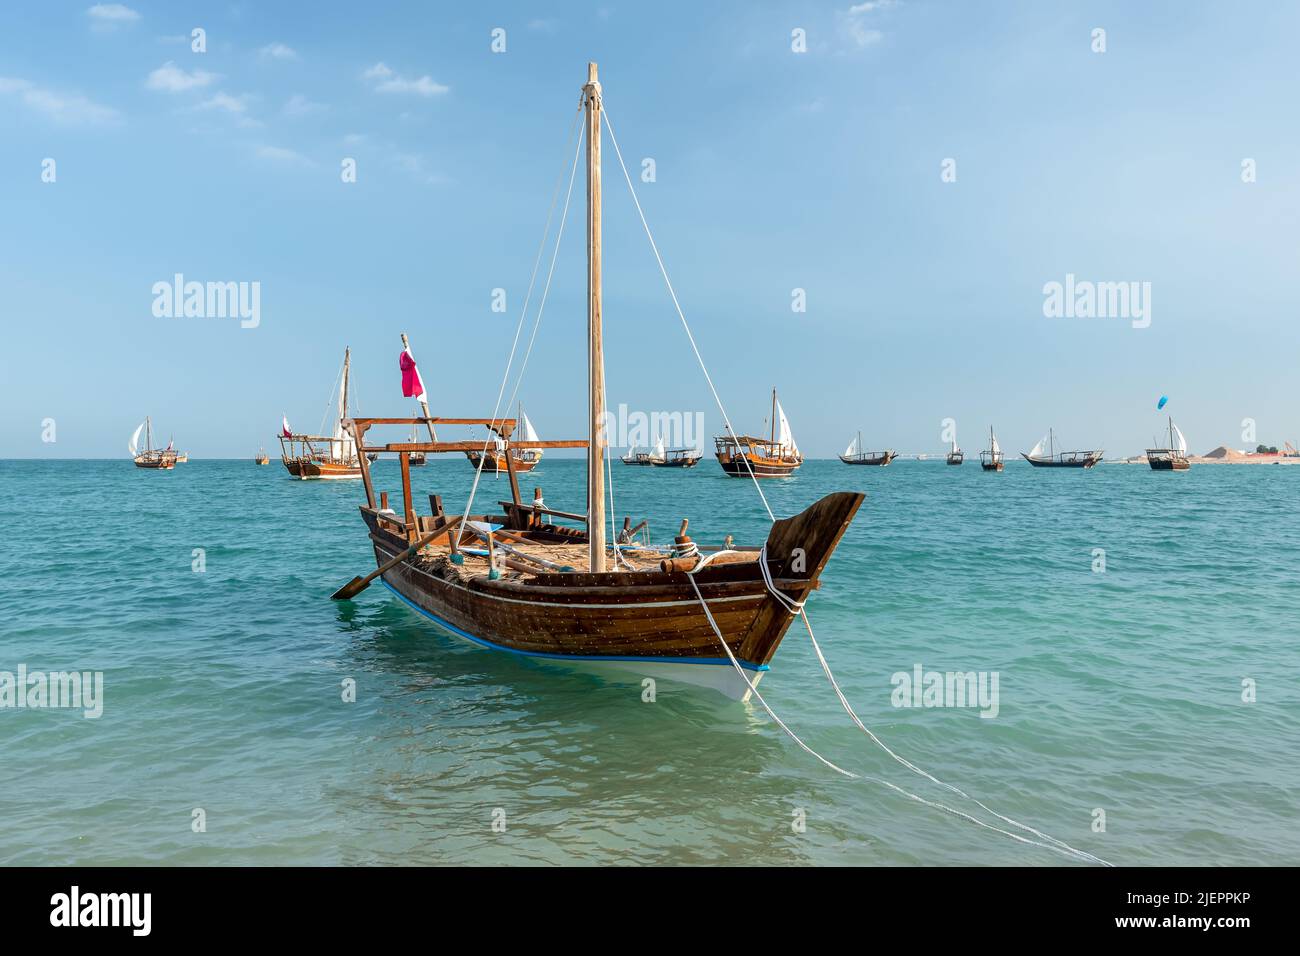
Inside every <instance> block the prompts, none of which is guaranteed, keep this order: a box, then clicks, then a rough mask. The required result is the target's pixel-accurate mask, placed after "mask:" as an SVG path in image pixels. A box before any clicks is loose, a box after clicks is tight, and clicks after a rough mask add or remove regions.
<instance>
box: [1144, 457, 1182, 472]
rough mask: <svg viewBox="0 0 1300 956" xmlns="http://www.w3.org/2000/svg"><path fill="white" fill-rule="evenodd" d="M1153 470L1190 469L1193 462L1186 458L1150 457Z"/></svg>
mask: <svg viewBox="0 0 1300 956" xmlns="http://www.w3.org/2000/svg"><path fill="white" fill-rule="evenodd" d="M1147 461H1148V463H1149V464H1150V465H1151V470H1152V471H1189V470H1190V469H1191V467H1192V463H1191V462H1190V461H1188V460H1187V459H1186V458H1148V459H1147Z"/></svg>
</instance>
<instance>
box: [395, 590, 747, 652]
mask: <svg viewBox="0 0 1300 956" xmlns="http://www.w3.org/2000/svg"><path fill="white" fill-rule="evenodd" d="M379 580H380V581H381V582H382V583H383V585H384V587H386V588H388V590H390V591H392V592H393V593H394V594H395V595H397V597H398V598H400V599H401V600H402V601H403V602H404V603H405V604H407V605H408V606H410V607H411V608H412V609H413V610H415V611H417V612H419V613H420V614H423V615H424V616H425V617H427V618H428V619H429V620H431V621H433V622H434V623H435V624H437V625H438V626H439V627H441V628H443V629H444V630H448V631H450V632H451V633H453V634H455V635H457V636H459V637H463V638H465V640H467V641H473V642H474V643H475V644H478V645H480V646H481V647H486V648H489V649H490V650H494V651H506V652H508V653H510V654H519V655H521V656H523V657H542V658H547V659H549V660H553V661H590V662H594V663H601V662H605V661H632V662H635V663H641V664H723V665H725V666H727V667H730V666H731V661H729V660H727V659H726V658H713V657H637V656H621V655H615V654H551V653H547V652H545V651H521V650H520V649H519V648H517V647H506V646H505V645H503V644H496V643H493V642H492V641H489V640H487V639H486V638H482V637H478V636H477V635H474V634H471V633H469V631H462V630H461V629H460V628H458V627H457V626H456V625H455V624H452V623H450V622H449V621H444V620H443V619H442V618H440V617H438V615H436V614H434V613H433V612H432V611H426V610H425V609H424V608H422V607H420V605H418V604H416V603H415V602H414V601H412V600H411V599H410V598H408V597H407V596H406V595H405V594H403V593H402V592H401V591H399V590H397V588H395V587H393V586H392V585H391V584H389V583H388V582H387V581H386V580H384V579H383V578H382V577H381V578H380V579H379ZM740 666H741V667H743V668H745V670H749V671H765V670H768V669H769V667H768V665H767V664H751V663H749V661H740Z"/></svg>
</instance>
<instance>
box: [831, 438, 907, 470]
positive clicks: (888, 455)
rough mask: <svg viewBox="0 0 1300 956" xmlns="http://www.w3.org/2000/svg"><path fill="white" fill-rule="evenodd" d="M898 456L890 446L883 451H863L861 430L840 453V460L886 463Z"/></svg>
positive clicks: (875, 463) (856, 462) (865, 463)
mask: <svg viewBox="0 0 1300 956" xmlns="http://www.w3.org/2000/svg"><path fill="white" fill-rule="evenodd" d="M897 457H898V452H896V451H894V450H893V449H892V448H886V449H885V450H884V451H863V449H862V432H858V434H857V435H856V436H855V437H854V439H853V441H851V442H849V447H848V448H846V449H844V454H842V455H840V461H842V462H844V464H846V465H881V466H884V465H888V464H889V463H890V462H891V461H893V460H894V459H895V458H897Z"/></svg>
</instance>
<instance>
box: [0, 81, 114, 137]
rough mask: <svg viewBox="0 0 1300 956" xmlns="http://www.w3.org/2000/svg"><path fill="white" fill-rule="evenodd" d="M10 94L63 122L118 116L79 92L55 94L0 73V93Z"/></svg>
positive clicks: (93, 121) (91, 121)
mask: <svg viewBox="0 0 1300 956" xmlns="http://www.w3.org/2000/svg"><path fill="white" fill-rule="evenodd" d="M3 95H11V96H14V97H16V98H17V99H18V100H19V101H20V102H21V103H22V104H23V105H25V106H27V107H28V108H29V109H33V110H35V111H36V112H38V113H41V114H43V115H44V116H46V117H47V118H49V119H51V120H53V121H54V122H56V123H60V124H63V125H69V126H73V125H100V124H103V123H111V122H113V121H115V120H116V119H117V118H118V112H117V110H115V109H113V108H112V107H109V106H103V105H101V104H99V103H96V102H94V101H93V100H89V99H87V98H86V97H84V96H82V95H81V94H79V93H56V92H55V91H54V90H48V89H45V88H43V87H40V86H37V85H36V84H35V83H31V82H29V81H27V80H20V79H17V78H15V77H6V76H0V96H3Z"/></svg>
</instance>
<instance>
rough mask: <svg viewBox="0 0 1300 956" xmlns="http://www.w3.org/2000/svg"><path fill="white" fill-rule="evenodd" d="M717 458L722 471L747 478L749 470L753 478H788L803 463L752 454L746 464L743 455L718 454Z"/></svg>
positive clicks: (736, 476)
mask: <svg viewBox="0 0 1300 956" xmlns="http://www.w3.org/2000/svg"><path fill="white" fill-rule="evenodd" d="M717 458H718V464H719V465H721V466H722V471H723V473H724V474H726V475H728V476H730V477H732V478H748V477H749V476H750V473H751V470H752V472H753V475H754V477H755V478H789V477H790V476H791V475H793V474H794V473H795V472H796V471H798V470H799V466H800V465H801V464H803V462H791V461H779V460H777V459H773V458H758V457H754V456H749V462H748V464H746V462H745V456H742V455H733V456H730V457H728V456H726V455H718V456H717Z"/></svg>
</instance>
